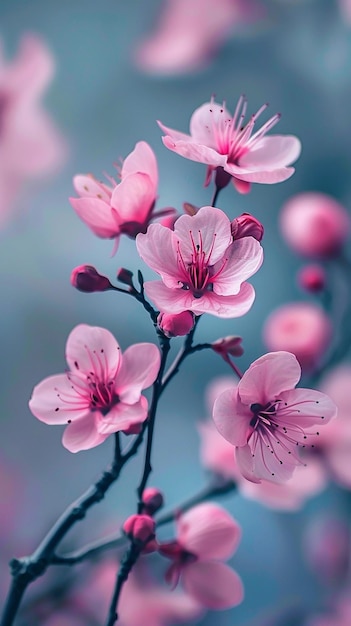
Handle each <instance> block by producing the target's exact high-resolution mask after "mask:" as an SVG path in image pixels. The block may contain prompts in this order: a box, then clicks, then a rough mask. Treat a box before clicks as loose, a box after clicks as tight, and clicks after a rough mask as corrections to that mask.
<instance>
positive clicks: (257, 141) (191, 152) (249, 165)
mask: <svg viewBox="0 0 351 626" xmlns="http://www.w3.org/2000/svg"><path fill="white" fill-rule="evenodd" d="M267 106H268V105H267V104H264V105H263V106H262V107H261V108H260V109H259V110H258V111H257V113H255V114H254V115H252V116H251V118H250V120H249V121H248V122H247V123H246V124H245V123H244V119H245V116H246V107H247V101H246V99H245V97H244V96H241V97H240V98H239V101H238V104H237V106H236V109H235V112H234V115H233V117H231V115H230V113H229V112H228V110H227V109H226V107H225V104H224V103H223V104H222V105H220V104H217V103H216V102H214V101H213V99H212V100H211V102H206V103H205V104H203V105H202V106H200V107H199V108H198V109H196V110H195V111H194V113H193V115H192V116H191V119H190V135H187V134H185V133H182V132H179V131H177V130H173V129H172V128H168V127H167V126H164V125H163V124H162V123H161V122H158V124H159V126H160V128H161V130H163V131H164V132H165V133H166V134H165V136H164V137H163V138H162V141H163V143H164V145H165V146H166V147H167V148H169V149H170V150H173V152H177V154H179V155H181V156H183V157H185V158H187V159H191V160H192V161H198V162H199V163H205V164H206V165H207V166H208V170H207V177H206V183H205V184H209V182H210V180H211V177H212V173H213V172H214V171H215V170H217V171H218V168H222V170H224V171H225V172H227V174H228V175H229V176H228V182H229V177H230V176H232V177H233V179H232V182H233V184H234V186H235V187H236V189H237V190H238V191H239V192H240V193H247V192H248V191H249V190H250V184H251V183H266V184H271V183H280V182H282V181H283V180H286V179H287V178H290V176H291V175H292V174H293V173H294V171H295V170H294V168H293V167H288V166H290V164H291V163H293V162H294V161H296V159H297V158H298V156H299V154H300V151H301V144H300V141H299V139H298V138H297V137H295V136H293V135H272V136H269V137H266V136H265V135H266V134H267V132H268V131H269V130H270V129H271V128H273V126H275V125H276V124H277V123H278V121H279V119H280V115H279V114H278V113H277V114H276V115H273V117H271V118H270V119H269V120H268V121H267V122H266V123H265V124H263V126H261V128H260V129H259V130H256V132H254V130H255V126H256V121H257V119H258V117H259V116H260V115H261V114H262V113H263V111H265V110H266V108H267ZM222 186H223V185H222Z"/></svg>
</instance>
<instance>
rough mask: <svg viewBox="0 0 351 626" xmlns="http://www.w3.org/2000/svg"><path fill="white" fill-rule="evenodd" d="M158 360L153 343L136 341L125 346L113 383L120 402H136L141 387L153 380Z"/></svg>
mask: <svg viewBox="0 0 351 626" xmlns="http://www.w3.org/2000/svg"><path fill="white" fill-rule="evenodd" d="M160 361H161V355H160V351H159V349H158V347H157V346H155V345H154V344H153V343H136V344H134V345H133V346H130V347H129V348H127V350H126V351H125V352H124V353H123V359H122V365H121V368H120V370H119V372H118V375H117V378H116V384H115V390H116V393H117V394H118V396H119V398H120V400H121V401H122V402H126V403H127V404H134V402H138V400H139V398H140V393H141V391H142V389H146V388H147V387H150V385H152V384H153V383H154V382H155V380H156V377H157V374H158V370H159V368H160Z"/></svg>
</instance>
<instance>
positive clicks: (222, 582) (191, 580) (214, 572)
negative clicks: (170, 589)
mask: <svg viewBox="0 0 351 626" xmlns="http://www.w3.org/2000/svg"><path fill="white" fill-rule="evenodd" d="M182 582H183V585H184V589H185V590H186V591H187V592H188V593H189V594H190V595H191V596H193V597H194V598H195V599H196V600H198V601H199V602H201V604H203V605H204V606H206V607H208V608H209V609H229V608H231V607H233V606H237V605H238V604H240V602H242V600H243V597H244V591H243V585H242V582H241V579H240V578H239V576H238V575H237V573H236V572H234V570H232V569H231V568H230V567H229V566H228V565H225V564H224V563H211V562H205V563H202V562H201V561H200V562H197V563H191V564H190V565H187V566H186V567H185V568H184V569H183V573H182Z"/></svg>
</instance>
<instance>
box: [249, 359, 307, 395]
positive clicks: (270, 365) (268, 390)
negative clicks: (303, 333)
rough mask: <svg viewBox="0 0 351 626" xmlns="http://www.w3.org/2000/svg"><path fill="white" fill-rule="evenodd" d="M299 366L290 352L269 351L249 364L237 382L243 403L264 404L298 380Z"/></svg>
mask: <svg viewBox="0 0 351 626" xmlns="http://www.w3.org/2000/svg"><path fill="white" fill-rule="evenodd" d="M300 377H301V367H300V365H299V363H298V361H297V359H296V357H295V355H294V354H291V353H290V352H269V353H268V354H265V355H263V356H261V357H260V358H259V359H257V360H256V361H254V362H253V363H252V365H250V367H249V369H248V370H247V371H246V372H245V373H244V376H243V377H242V379H241V380H240V382H239V384H238V389H239V396H240V399H241V401H242V402H243V403H244V404H248V405H251V404H254V403H260V404H266V403H267V402H270V401H271V400H274V399H275V398H278V397H279V394H281V392H282V391H286V390H288V389H292V388H293V387H295V385H296V384H297V383H298V382H299V380H300Z"/></svg>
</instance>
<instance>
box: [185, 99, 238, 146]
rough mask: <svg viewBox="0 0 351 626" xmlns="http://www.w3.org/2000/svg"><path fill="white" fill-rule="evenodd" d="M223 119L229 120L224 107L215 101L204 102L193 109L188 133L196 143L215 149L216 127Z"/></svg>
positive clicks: (227, 112) (229, 117) (228, 114)
mask: <svg viewBox="0 0 351 626" xmlns="http://www.w3.org/2000/svg"><path fill="white" fill-rule="evenodd" d="M224 120H231V115H230V113H229V111H227V109H226V108H225V107H223V106H222V105H220V104H217V103H216V102H206V103H205V104H203V105H202V106H200V107H199V108H198V109H196V110H195V111H194V113H193V114H192V116H191V119H190V134H191V137H192V139H193V141H195V142H196V143H198V144H203V145H205V146H208V147H209V148H214V149H215V150H216V151H217V141H216V140H217V135H218V129H217V127H218V126H219V125H221V124H223V122H224Z"/></svg>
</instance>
